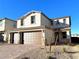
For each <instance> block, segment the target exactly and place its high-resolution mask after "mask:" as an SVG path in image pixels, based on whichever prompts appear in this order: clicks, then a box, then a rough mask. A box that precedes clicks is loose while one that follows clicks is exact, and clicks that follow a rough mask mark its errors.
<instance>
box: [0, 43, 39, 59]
mask: <svg viewBox="0 0 79 59" xmlns="http://www.w3.org/2000/svg"><path fill="white" fill-rule="evenodd" d="M36 48H38V47H37V46H31V45H8V44H6V45H5V44H4V45H0V59H14V58H15V57H17V56H19V55H22V54H23V53H25V52H28V51H30V50H33V49H36Z"/></svg>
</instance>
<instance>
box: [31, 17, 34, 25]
mask: <svg viewBox="0 0 79 59" xmlns="http://www.w3.org/2000/svg"><path fill="white" fill-rule="evenodd" d="M34 23H35V16H31V24H34Z"/></svg>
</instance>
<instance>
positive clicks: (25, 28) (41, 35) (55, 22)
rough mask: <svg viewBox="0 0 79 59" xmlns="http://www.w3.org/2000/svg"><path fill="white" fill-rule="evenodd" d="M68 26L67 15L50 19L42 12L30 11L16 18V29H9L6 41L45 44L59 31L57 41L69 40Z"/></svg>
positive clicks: (69, 29)
mask: <svg viewBox="0 0 79 59" xmlns="http://www.w3.org/2000/svg"><path fill="white" fill-rule="evenodd" d="M70 27H71V19H70V17H69V16H67V17H62V18H55V19H50V18H48V17H47V16H46V15H45V14H43V13H42V12H39V11H31V12H28V13H27V14H25V15H24V16H22V17H21V18H19V19H18V20H17V29H14V30H12V31H10V34H9V40H8V42H9V43H13V44H35V45H45V44H50V43H54V41H55V40H56V37H57V35H56V33H59V35H58V36H59V41H63V40H68V41H70V40H71V28H70ZM57 38H58V37H57ZM57 40H58V39H57Z"/></svg>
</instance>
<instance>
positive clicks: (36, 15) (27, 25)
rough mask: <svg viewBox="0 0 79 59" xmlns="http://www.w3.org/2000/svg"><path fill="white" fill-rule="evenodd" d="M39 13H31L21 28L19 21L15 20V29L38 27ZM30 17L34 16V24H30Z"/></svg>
mask: <svg viewBox="0 0 79 59" xmlns="http://www.w3.org/2000/svg"><path fill="white" fill-rule="evenodd" d="M40 15H41V14H40V13H33V14H30V15H28V16H26V18H25V19H24V21H23V26H21V19H19V20H17V28H28V27H37V26H40V24H41V23H40V21H41V16H40ZM31 16H35V24H31Z"/></svg>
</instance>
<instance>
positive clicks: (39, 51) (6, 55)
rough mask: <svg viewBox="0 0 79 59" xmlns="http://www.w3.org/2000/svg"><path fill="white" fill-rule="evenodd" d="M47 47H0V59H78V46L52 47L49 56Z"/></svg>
mask: <svg viewBox="0 0 79 59" xmlns="http://www.w3.org/2000/svg"><path fill="white" fill-rule="evenodd" d="M49 48H50V47H49V46H46V47H40V46H35V45H34V46H33V45H12V44H10V45H9V44H1V45H0V59H24V58H26V57H27V58H29V59H48V57H49V56H52V57H54V58H56V59H79V46H68V45H59V46H52V49H51V54H50V53H49V50H50V49H49Z"/></svg>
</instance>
